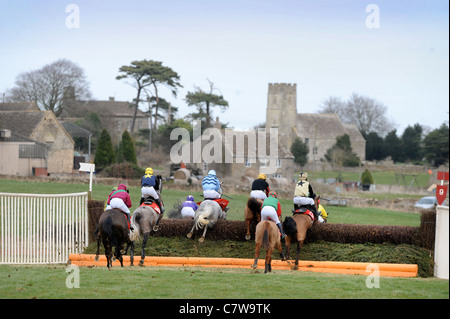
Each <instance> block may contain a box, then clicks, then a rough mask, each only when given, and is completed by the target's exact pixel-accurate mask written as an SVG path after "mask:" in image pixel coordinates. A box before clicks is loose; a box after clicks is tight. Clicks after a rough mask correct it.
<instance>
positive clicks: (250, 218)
mask: <svg viewBox="0 0 450 319" xmlns="http://www.w3.org/2000/svg"><path fill="white" fill-rule="evenodd" d="M262 204H263V200H262V199H258V198H253V197H250V198H249V199H248V201H247V205H246V206H245V210H244V218H245V224H246V226H247V234H246V235H245V239H246V240H250V238H251V234H250V225H251V224H252V223H254V224H255V225H256V224H258V223H259V222H260V221H261V207H262Z"/></svg>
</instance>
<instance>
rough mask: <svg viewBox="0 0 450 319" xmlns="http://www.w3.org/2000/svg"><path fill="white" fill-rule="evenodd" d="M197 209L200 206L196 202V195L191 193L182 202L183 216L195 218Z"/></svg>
mask: <svg viewBox="0 0 450 319" xmlns="http://www.w3.org/2000/svg"><path fill="white" fill-rule="evenodd" d="M197 209H198V206H197V204H196V203H195V202H194V196H192V195H189V196H188V197H187V198H186V200H185V201H184V202H183V204H182V208H181V216H182V217H183V218H194V215H195V211H196V210H197Z"/></svg>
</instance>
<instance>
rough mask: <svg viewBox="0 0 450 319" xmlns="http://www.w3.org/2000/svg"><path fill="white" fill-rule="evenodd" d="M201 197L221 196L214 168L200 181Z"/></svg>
mask: <svg viewBox="0 0 450 319" xmlns="http://www.w3.org/2000/svg"><path fill="white" fill-rule="evenodd" d="M202 187H203V197H205V199H218V198H221V197H222V190H221V187H220V181H219V179H218V178H217V176H216V171H215V170H213V169H212V170H210V171H209V172H208V175H207V176H205V178H204V179H203V181H202Z"/></svg>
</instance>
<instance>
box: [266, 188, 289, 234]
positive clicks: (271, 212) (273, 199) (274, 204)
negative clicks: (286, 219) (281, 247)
mask: <svg viewBox="0 0 450 319" xmlns="http://www.w3.org/2000/svg"><path fill="white" fill-rule="evenodd" d="M280 218H281V205H280V201H279V200H278V198H277V193H275V192H271V193H270V194H269V197H267V198H266V199H265V200H264V203H263V205H262V209H261V220H268V219H270V220H271V221H273V222H274V223H275V224H276V225H277V227H278V229H279V230H280V233H281V239H284V237H286V234H285V233H284V231H283V228H282V227H281V222H280Z"/></svg>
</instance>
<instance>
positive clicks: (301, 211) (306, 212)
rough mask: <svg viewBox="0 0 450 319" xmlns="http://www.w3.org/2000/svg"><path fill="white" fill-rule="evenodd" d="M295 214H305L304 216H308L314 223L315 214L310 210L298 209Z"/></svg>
mask: <svg viewBox="0 0 450 319" xmlns="http://www.w3.org/2000/svg"><path fill="white" fill-rule="evenodd" d="M294 214H304V215H308V216H309V217H310V218H311V219H312V221H314V218H315V216H314V213H313V212H312V211H310V210H309V209H307V210H305V211H303V210H302V209H301V208H299V209H297V210H296V211H294Z"/></svg>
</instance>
